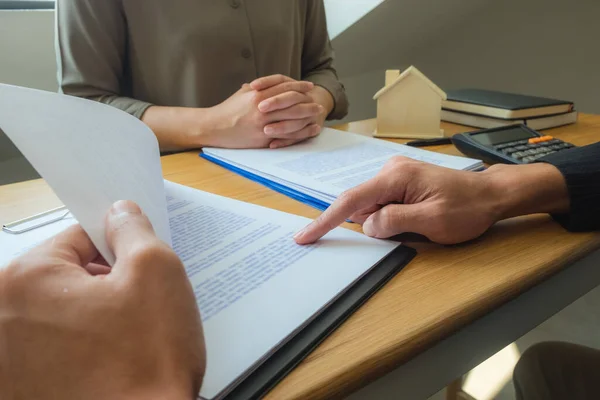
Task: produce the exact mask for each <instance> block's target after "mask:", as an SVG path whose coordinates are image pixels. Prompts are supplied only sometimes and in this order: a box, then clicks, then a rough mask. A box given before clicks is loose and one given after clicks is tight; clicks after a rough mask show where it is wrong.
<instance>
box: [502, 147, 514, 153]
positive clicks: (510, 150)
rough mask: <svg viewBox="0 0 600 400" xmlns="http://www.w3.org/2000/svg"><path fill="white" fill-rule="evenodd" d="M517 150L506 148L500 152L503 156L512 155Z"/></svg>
mask: <svg viewBox="0 0 600 400" xmlns="http://www.w3.org/2000/svg"><path fill="white" fill-rule="evenodd" d="M516 150H517V149H515V148H514V147H507V148H505V149H502V152H503V153H504V154H510V153H514V152H515V151H516Z"/></svg>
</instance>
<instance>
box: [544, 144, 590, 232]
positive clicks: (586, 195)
mask: <svg viewBox="0 0 600 400" xmlns="http://www.w3.org/2000/svg"><path fill="white" fill-rule="evenodd" d="M540 162H545V163H548V164H552V165H554V166H555V167H556V168H558V170H559V171H560V172H561V173H562V174H563V176H564V178H565V181H566V183H567V189H568V191H569V198H570V210H569V213H568V214H564V215H553V217H554V219H555V220H556V221H558V222H559V223H560V224H561V225H562V226H564V227H565V228H566V229H568V230H570V231H575V232H578V231H579V232H580V231H591V230H597V229H600V142H599V143H595V144H592V145H589V146H583V147H576V148H573V149H570V150H564V151H560V152H557V153H553V154H550V155H548V156H546V157H543V158H541V159H540Z"/></svg>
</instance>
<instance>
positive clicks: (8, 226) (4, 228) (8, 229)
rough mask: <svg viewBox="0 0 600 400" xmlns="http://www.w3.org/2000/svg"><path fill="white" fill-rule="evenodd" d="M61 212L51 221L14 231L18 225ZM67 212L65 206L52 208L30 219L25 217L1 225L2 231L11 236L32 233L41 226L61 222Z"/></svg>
mask: <svg viewBox="0 0 600 400" xmlns="http://www.w3.org/2000/svg"><path fill="white" fill-rule="evenodd" d="M62 210H64V211H65V212H64V213H62V214H60V215H59V216H57V217H55V218H51V219H48V220H45V221H42V222H40V223H38V224H34V225H29V226H27V227H25V228H23V229H14V227H16V226H19V225H23V224H24V223H26V222H30V221H35V220H36V219H39V218H42V217H45V216H47V215H52V214H54V213H56V212H58V211H62ZM69 212H70V211H69V210H67V207H65V206H61V207H56V208H53V209H51V210H48V211H44V212H42V213H39V214H35V215H32V216H30V217H26V218H23V219H19V220H17V221H13V222H10V223H8V224H5V225H2V231H3V232H6V233H10V234H13V235H19V234H21V233H25V232H29V231H32V230H34V229H37V228H41V227H42V226H46V225H50V224H53V223H54V222H58V221H61V220H62V219H64V218H65V217H66V216H67V215H69Z"/></svg>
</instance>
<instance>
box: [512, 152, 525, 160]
mask: <svg viewBox="0 0 600 400" xmlns="http://www.w3.org/2000/svg"><path fill="white" fill-rule="evenodd" d="M523 156H525V154H524V153H523V152H522V151H517V152H516V153H513V154H512V157H515V158H521V157H523Z"/></svg>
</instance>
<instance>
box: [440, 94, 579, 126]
mask: <svg viewBox="0 0 600 400" xmlns="http://www.w3.org/2000/svg"><path fill="white" fill-rule="evenodd" d="M447 95H448V99H447V100H446V101H444V102H443V104H442V120H443V121H448V122H454V123H455V124H460V125H467V126H474V127H477V128H497V127H501V126H508V125H514V124H525V125H527V126H529V127H530V128H532V129H535V130H542V129H548V128H554V127H557V126H562V125H567V124H573V123H575V122H576V121H577V111H575V109H574V105H573V102H571V101H565V100H555V99H548V98H544V97H535V96H526V95H521V94H512V93H504V92H497V91H493V90H482V89H458V90H449V91H447Z"/></svg>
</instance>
